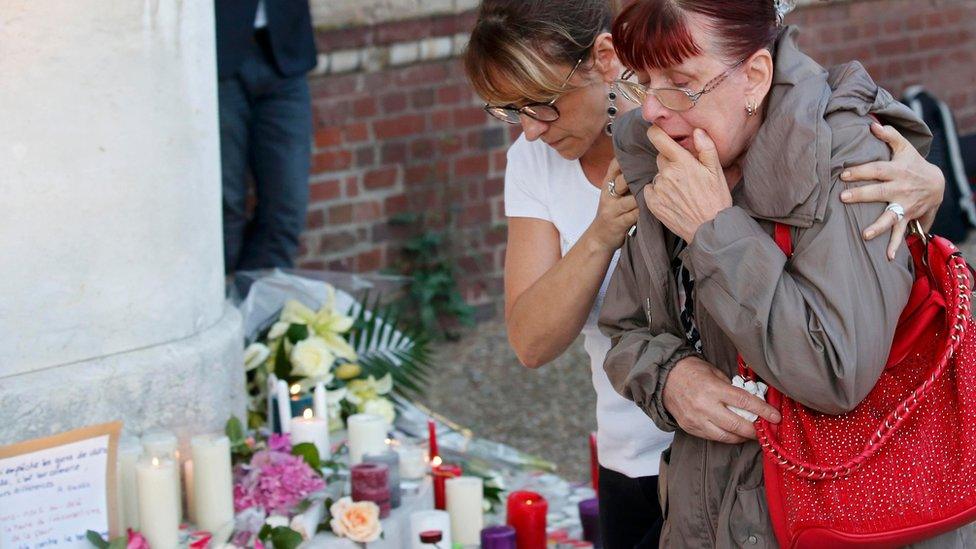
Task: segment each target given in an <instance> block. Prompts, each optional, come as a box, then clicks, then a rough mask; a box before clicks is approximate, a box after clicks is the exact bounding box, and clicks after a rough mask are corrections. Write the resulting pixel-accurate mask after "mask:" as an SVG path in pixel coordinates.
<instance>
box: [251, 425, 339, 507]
mask: <svg viewBox="0 0 976 549" xmlns="http://www.w3.org/2000/svg"><path fill="white" fill-rule="evenodd" d="M280 438H285V440H286V441H287V437H280ZM280 443H281V440H280V439H279V440H277V441H275V442H274V444H280ZM271 444H273V443H272V442H271V441H270V440H269V445H271ZM289 447H290V444H289ZM323 488H325V481H324V480H322V477H320V476H319V475H317V474H316V473H315V471H313V470H312V468H311V467H309V466H308V464H307V463H305V460H304V459H302V458H301V457H299V456H293V455H291V454H289V453H285V452H280V451H274V450H262V451H260V452H258V453H256V454H254V456H253V457H252V458H251V463H249V464H247V465H238V466H237V467H235V469H234V511H235V512H238V513H239V512H241V511H243V510H244V509H249V508H251V507H261V508H263V509H264V510H265V511H266V512H267V513H269V514H272V515H274V514H281V515H288V514H290V512H291V510H292V509H293V508H294V507H295V506H296V505H298V504H299V503H301V502H302V501H303V500H305V499H306V498H307V497H308V496H309V495H310V494H312V493H314V492H317V491H319V490H322V489H323Z"/></svg>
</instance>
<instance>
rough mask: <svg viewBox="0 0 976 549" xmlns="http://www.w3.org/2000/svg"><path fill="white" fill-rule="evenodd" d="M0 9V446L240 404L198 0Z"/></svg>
mask: <svg viewBox="0 0 976 549" xmlns="http://www.w3.org/2000/svg"><path fill="white" fill-rule="evenodd" d="M2 6H3V7H2V9H0V81H2V82H3V84H2V85H0V281H2V282H0V285H2V286H0V288H2V289H0V444H6V443H11V442H16V441H20V440H24V439H29V438H34V437H39V436H45V435H49V434H52V433H56V432H60V431H64V430H67V429H71V428H75V427H80V426H84V425H89V424H94V423H101V422H106V421H113V420H122V421H124V423H125V426H124V432H126V433H130V434H139V433H141V432H143V431H145V430H147V429H152V428H167V429H171V430H173V431H175V432H176V433H177V434H178V435H180V436H181V438H183V439H186V437H187V436H188V435H190V434H192V433H196V432H203V431H213V430H220V429H222V427H223V424H224V422H225V421H226V420H227V418H228V416H229V415H230V414H231V413H243V410H244V405H245V398H244V375H243V369H242V366H241V362H242V356H241V355H242V351H241V346H242V336H241V327H240V317H239V315H238V313H237V312H236V310H235V309H234V308H233V307H231V306H229V305H227V304H226V303H225V301H224V275H223V265H222V261H223V260H222V251H221V246H222V237H221V202H220V156H219V152H220V149H219V140H218V120H217V85H216V53H215V42H214V40H215V38H214V14H213V2H191V1H187V0H143V1H135V2H102V1H100V0H72V1H70V2H63V1H59V0H6V1H5V2H3V3H2Z"/></svg>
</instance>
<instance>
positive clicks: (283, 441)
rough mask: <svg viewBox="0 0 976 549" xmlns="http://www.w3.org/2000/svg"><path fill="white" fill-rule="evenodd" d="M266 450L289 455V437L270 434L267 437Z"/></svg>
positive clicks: (285, 434) (286, 434)
mask: <svg viewBox="0 0 976 549" xmlns="http://www.w3.org/2000/svg"><path fill="white" fill-rule="evenodd" d="M268 449H269V450H271V451H272V452H286V453H289V454H290V453H291V435H290V434H288V433H284V434H281V435H279V434H278V433H272V434H271V436H270V437H268Z"/></svg>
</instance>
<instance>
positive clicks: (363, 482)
mask: <svg viewBox="0 0 976 549" xmlns="http://www.w3.org/2000/svg"><path fill="white" fill-rule="evenodd" d="M350 472H351V474H352V500H353V501H372V502H373V503H375V504H376V505H378V506H379V508H380V518H386V517H388V516H389V515H390V484H389V473H390V472H389V468H388V467H387V466H386V464H384V463H360V464H359V465H356V466H354V467H353V468H352V469H351V471H350Z"/></svg>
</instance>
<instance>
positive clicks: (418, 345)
mask: <svg viewBox="0 0 976 549" xmlns="http://www.w3.org/2000/svg"><path fill="white" fill-rule="evenodd" d="M324 287H325V292H324V293H325V299H324V300H323V302H322V304H321V306H320V307H319V308H318V309H317V310H316V309H313V308H311V307H309V306H308V305H306V304H305V303H302V302H300V301H298V300H295V299H288V300H286V301H285V303H284V305H283V306H282V308H281V310H280V311H279V312H278V314H277V317H276V318H275V319H274V320H273V321H271V322H269V323H268V324H270V327H268V328H267V329H266V330H265V331H264V332H263V333H262V334H261V335H259V336H258V337H257V340H256V341H255V342H254V343H252V344H251V345H249V346H248V347H247V348H246V349H245V351H244V362H245V367H246V369H247V372H248V380H249V391H250V393H251V396H252V405H251V407H250V409H251V419H250V420H249V424H250V425H251V426H252V427H257V426H260V425H263V424H266V422H267V421H268V418H267V417H265V415H266V410H267V406H266V404H265V403H266V398H267V394H268V389H267V379H268V378H269V377H270V376H272V374H273V376H274V377H275V378H277V379H279V380H284V381H285V382H286V383H287V384H288V386H289V387H291V392H292V394H293V395H298V396H300V395H303V394H308V393H310V392H311V391H312V389H313V388H314V387H315V386H316V384H318V383H321V384H323V385H325V387H326V390H327V409H328V415H329V418H328V420H329V424H330V425H331V426H332V427H333V428H341V427H342V426H343V424H344V420H345V418H346V417H348V416H349V415H351V414H355V413H373V414H377V415H380V416H382V417H384V418H385V419H386V420H387V421H388V422H389V423H390V424H392V423H393V421H394V420H395V419H396V413H397V412H396V406H395V404H394V400H393V394H394V393H398V394H400V395H409V394H410V393H413V394H412V395H410V396H415V395H416V394H418V393H420V392H421V390H422V387H423V386H424V385H425V383H426V381H427V380H426V370H427V369H428V368H429V364H430V357H429V352H428V349H427V337H426V336H424V335H423V334H421V333H418V332H408V331H407V330H405V329H401V328H400V327H399V326H398V321H397V318H396V315H395V314H394V311H393V310H392V308H391V307H389V306H386V307H381V306H380V304H379V301H378V300H376V301H374V302H373V303H370V302H369V301H368V298H365V299H364V300H363V301H362V302H360V303H358V304H355V306H354V307H352V309H351V310H349V311H347V312H343V311H341V310H340V309H339V308H338V307H337V306H336V303H337V293H336V290H335V289H334V288H333V287H332V286H330V285H328V284H324ZM345 298H346V299H347V301H348V296H345Z"/></svg>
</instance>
